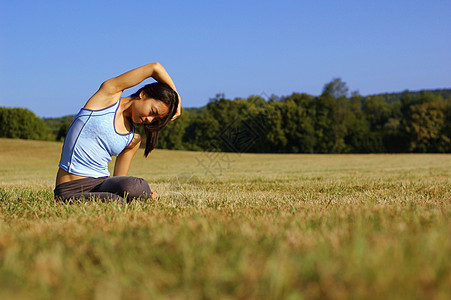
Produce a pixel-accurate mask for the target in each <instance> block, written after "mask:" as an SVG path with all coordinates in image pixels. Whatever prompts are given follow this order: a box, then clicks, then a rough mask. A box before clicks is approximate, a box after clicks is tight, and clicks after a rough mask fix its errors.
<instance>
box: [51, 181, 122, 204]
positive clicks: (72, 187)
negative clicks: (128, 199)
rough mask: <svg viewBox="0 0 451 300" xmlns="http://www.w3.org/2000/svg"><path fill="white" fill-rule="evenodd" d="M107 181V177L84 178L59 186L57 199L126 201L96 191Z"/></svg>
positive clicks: (56, 191) (56, 189)
mask: <svg viewBox="0 0 451 300" xmlns="http://www.w3.org/2000/svg"><path fill="white" fill-rule="evenodd" d="M106 179H107V177H102V178H83V179H78V180H73V181H69V182H65V183H62V184H59V185H58V186H56V187H55V190H54V194H55V199H57V200H62V201H69V200H81V199H97V200H101V201H107V200H113V201H116V202H119V203H123V201H124V199H123V198H122V197H121V196H119V195H116V194H114V193H108V192H96V191H94V190H95V189H96V187H97V186H99V185H101V184H102V183H103V182H104V181H105V180H106Z"/></svg>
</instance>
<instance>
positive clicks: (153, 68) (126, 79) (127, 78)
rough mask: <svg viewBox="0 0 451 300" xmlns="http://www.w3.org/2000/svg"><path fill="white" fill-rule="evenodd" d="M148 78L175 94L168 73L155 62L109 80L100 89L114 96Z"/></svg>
mask: <svg viewBox="0 0 451 300" xmlns="http://www.w3.org/2000/svg"><path fill="white" fill-rule="evenodd" d="M150 77H152V78H153V79H155V80H156V81H158V82H162V83H166V84H167V85H169V86H170V87H171V88H172V89H173V90H174V91H176V92H177V89H176V88H175V85H174V82H173V81H172V79H171V77H170V76H169V74H168V72H166V70H165V68H164V67H163V66H162V65H161V64H160V63H157V62H155V63H150V64H147V65H144V66H142V67H139V68H136V69H133V70H131V71H128V72H126V73H124V74H122V75H119V76H117V77H114V78H111V79H109V80H107V81H105V82H104V83H103V84H102V86H101V87H100V89H101V90H102V89H103V90H104V91H105V92H108V93H110V94H115V93H118V92H122V91H124V90H126V89H128V88H131V87H134V86H135V85H137V84H140V83H141V82H143V81H144V80H146V79H147V78H150Z"/></svg>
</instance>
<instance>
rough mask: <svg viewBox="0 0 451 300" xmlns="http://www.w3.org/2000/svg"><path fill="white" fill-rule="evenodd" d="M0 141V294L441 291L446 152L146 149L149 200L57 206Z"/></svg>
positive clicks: (27, 150) (38, 172) (37, 155)
mask: <svg viewBox="0 0 451 300" xmlns="http://www.w3.org/2000/svg"><path fill="white" fill-rule="evenodd" d="M61 146H62V144H60V143H52V142H38V141H22V140H8V139H0V199H1V200H0V299H166V298H170V299H198V298H207V299H217V298H220V299H235V298H238V299H253V298H255V299H319V298H321V299H345V298H357V299H450V298H451V155H415V154H406V155H270V154H241V155H239V154H224V153H219V154H218V153H216V154H214V153H202V152H184V151H167V150H155V151H154V152H152V154H151V155H150V157H149V158H147V159H144V158H143V155H142V152H139V153H138V155H137V157H136V158H135V160H134V162H133V165H132V167H131V171H130V174H129V175H132V176H139V177H143V178H145V179H146V180H147V181H148V182H149V183H150V185H151V188H152V189H154V190H156V191H157V192H158V193H159V195H160V196H161V197H160V200H159V201H157V202H136V201H135V202H132V203H130V204H128V205H124V206H121V205H118V204H115V203H99V202H79V203H73V204H61V203H55V202H54V201H53V195H52V190H53V185H54V178H55V174H56V170H57V163H58V161H59V157H60V151H61Z"/></svg>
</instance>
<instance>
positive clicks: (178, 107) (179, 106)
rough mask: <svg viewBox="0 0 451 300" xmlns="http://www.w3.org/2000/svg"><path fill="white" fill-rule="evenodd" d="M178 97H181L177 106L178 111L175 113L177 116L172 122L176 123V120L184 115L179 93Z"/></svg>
mask: <svg viewBox="0 0 451 300" xmlns="http://www.w3.org/2000/svg"><path fill="white" fill-rule="evenodd" d="M177 95H178V96H179V105H178V106H177V111H176V112H175V114H174V116H173V117H172V119H171V121H174V120H175V119H177V118H178V117H180V115H181V114H182V106H181V104H180V102H181V99H180V95H179V94H178V93H177Z"/></svg>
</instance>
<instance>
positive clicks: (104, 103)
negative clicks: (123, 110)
mask: <svg viewBox="0 0 451 300" xmlns="http://www.w3.org/2000/svg"><path fill="white" fill-rule="evenodd" d="M121 95H122V92H117V93H113V94H111V93H108V92H106V91H104V90H102V87H100V89H99V90H98V91H97V92H96V93H95V94H94V95H92V97H91V98H89V100H88V102H86V104H85V106H84V107H83V108H85V109H89V110H100V109H104V108H107V107H110V106H112V105H114V104H116V103H117V102H118V101H119V99H120V98H121Z"/></svg>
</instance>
